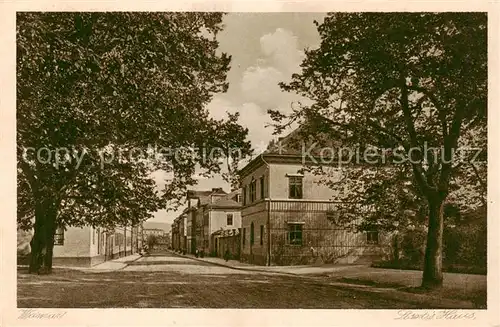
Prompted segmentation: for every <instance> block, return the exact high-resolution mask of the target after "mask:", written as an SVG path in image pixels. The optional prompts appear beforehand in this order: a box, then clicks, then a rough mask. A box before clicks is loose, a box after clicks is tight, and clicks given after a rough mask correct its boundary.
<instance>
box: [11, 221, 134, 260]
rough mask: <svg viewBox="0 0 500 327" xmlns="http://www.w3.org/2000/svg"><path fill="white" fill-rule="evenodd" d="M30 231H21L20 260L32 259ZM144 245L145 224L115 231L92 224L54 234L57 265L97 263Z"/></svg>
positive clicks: (126, 253) (130, 252) (121, 255)
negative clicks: (30, 256) (30, 257)
mask: <svg viewBox="0 0 500 327" xmlns="http://www.w3.org/2000/svg"><path fill="white" fill-rule="evenodd" d="M31 238H32V232H31V231H22V230H18V235H17V253H18V263H19V264H23V263H25V264H27V263H28V262H29V259H28V258H29V254H30V241H31ZM142 248H143V228H142V224H139V225H137V226H132V227H130V226H129V227H126V226H124V227H117V228H115V229H113V230H106V229H104V228H95V227H91V226H84V227H68V228H66V229H64V228H58V229H57V230H56V233H55V237H54V250H53V260H52V263H53V265H54V266H58V265H61V266H87V267H90V266H94V265H97V264H99V263H102V262H104V261H108V260H113V259H116V258H120V257H124V256H127V255H131V254H135V253H139V252H140V251H141V250H142Z"/></svg>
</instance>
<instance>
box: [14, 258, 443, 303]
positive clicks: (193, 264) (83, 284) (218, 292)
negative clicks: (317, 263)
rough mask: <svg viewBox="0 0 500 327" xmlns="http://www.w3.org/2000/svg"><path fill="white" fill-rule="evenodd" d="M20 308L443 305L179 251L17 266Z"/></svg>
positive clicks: (325, 279)
mask: <svg viewBox="0 0 500 327" xmlns="http://www.w3.org/2000/svg"><path fill="white" fill-rule="evenodd" d="M18 307H20V308H29V307H34V308H35V307H45V308H61V307H67V308H71V307H74V308H83V307H85V308H111V307H122V308H143V307H145V308H147V307H151V308H175V307H184V308H186V307H191V308H317V309H318V308H350V309H353V308H359V309H362V308H370V309H374V308H439V307H442V308H446V307H449V305H448V306H447V305H446V304H440V302H438V301H434V302H433V303H430V302H426V301H422V300H419V299H418V298H417V299H415V298H412V297H407V298H405V297H401V296H400V295H398V294H395V293H394V294H393V293H391V292H384V291H377V290H375V291H374V290H373V289H370V290H369V289H368V288H367V289H366V290H365V289H363V288H361V287H354V286H352V287H350V286H349V285H339V283H334V282H331V280H330V279H328V278H308V277H301V276H289V275H281V274H276V273H274V274H273V273H264V272H256V271H245V270H240V269H231V268H228V267H221V266H217V265H213V264H211V263H207V262H200V261H198V260H194V259H190V258H184V257H179V256H177V255H175V254H164V255H154V256H150V257H142V258H139V259H138V260H135V261H133V262H129V263H128V266H126V267H125V268H122V269H119V270H116V271H105V270H103V271H99V270H93V269H87V270H76V269H63V268H56V269H54V271H53V274H52V275H29V274H27V271H26V269H25V268H19V273H18Z"/></svg>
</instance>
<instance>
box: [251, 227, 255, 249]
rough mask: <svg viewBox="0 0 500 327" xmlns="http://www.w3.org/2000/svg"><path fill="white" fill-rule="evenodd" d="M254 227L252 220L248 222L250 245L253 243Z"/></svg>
mask: <svg viewBox="0 0 500 327" xmlns="http://www.w3.org/2000/svg"><path fill="white" fill-rule="evenodd" d="M254 240H255V239H254V228H253V222H252V223H251V224H250V245H253V243H254Z"/></svg>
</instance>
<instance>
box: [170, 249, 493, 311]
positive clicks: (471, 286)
mask: <svg viewBox="0 0 500 327" xmlns="http://www.w3.org/2000/svg"><path fill="white" fill-rule="evenodd" d="M174 254H175V255H178V256H182V257H186V258H190V259H193V260H198V261H204V262H209V263H212V264H215V265H219V266H225V267H228V268H232V269H239V270H250V271H259V272H264V273H276V274H286V275H294V276H301V277H304V278H322V279H324V278H328V279H331V283H332V284H336V285H338V286H340V287H356V288H363V289H364V290H366V291H370V292H377V293H379V292H383V293H385V294H388V293H391V294H392V295H394V296H400V297H404V298H406V299H409V298H414V299H415V300H417V299H418V300H419V301H423V300H424V299H425V300H426V301H434V302H436V303H441V304H443V303H450V306H451V307H453V305H452V304H453V302H456V303H461V305H460V306H461V307H470V308H478V307H480V308H484V307H486V290H487V278H486V276H484V275H472V274H457V273H444V274H443V275H444V276H443V279H444V280H443V287H442V288H441V289H440V290H437V291H432V292H423V291H421V290H418V289H417V288H418V287H419V286H420V284H421V282H422V271H419V270H398V269H382V268H372V267H370V266H367V265H322V266H270V267H269V266H255V265H250V264H246V263H241V262H239V261H236V260H229V261H227V262H226V261H225V260H223V259H221V258H213V257H208V258H196V257H194V256H192V255H181V254H178V253H174Z"/></svg>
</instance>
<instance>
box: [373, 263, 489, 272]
mask: <svg viewBox="0 0 500 327" xmlns="http://www.w3.org/2000/svg"><path fill="white" fill-rule="evenodd" d="M371 266H372V267H373V268H386V269H400V270H401V269H402V270H420V271H422V270H423V268H424V267H423V265H422V264H418V263H414V262H409V261H404V260H400V261H379V262H374V263H373V264H372V265H371ZM487 271H488V270H487V267H479V266H465V265H444V266H443V272H447V273H458V274H471V275H486V274H487Z"/></svg>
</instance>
